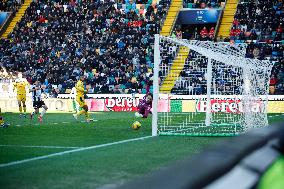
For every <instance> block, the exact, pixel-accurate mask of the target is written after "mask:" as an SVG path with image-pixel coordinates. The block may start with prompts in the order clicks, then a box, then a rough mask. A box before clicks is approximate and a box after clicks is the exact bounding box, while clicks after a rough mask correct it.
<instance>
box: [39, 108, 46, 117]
mask: <svg viewBox="0 0 284 189" xmlns="http://www.w3.org/2000/svg"><path fill="white" fill-rule="evenodd" d="M45 112H46V109H43V110H42V112H41V114H40V116H41V117H43V115H44V114H45Z"/></svg>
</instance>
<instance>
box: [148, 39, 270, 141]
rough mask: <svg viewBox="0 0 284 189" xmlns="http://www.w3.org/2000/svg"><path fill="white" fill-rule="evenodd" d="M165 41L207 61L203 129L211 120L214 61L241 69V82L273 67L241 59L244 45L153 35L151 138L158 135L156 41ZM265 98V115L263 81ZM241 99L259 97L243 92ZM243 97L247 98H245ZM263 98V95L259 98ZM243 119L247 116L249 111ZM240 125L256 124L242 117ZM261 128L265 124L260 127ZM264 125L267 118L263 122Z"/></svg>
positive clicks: (264, 61) (157, 44)
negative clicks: (242, 122)
mask: <svg viewBox="0 0 284 189" xmlns="http://www.w3.org/2000/svg"><path fill="white" fill-rule="evenodd" d="M161 39H163V40H166V41H168V42H170V43H174V44H178V45H180V46H185V47H187V48H189V49H190V50H193V51H196V52H197V53H199V54H201V55H203V56H206V57H207V58H208V62H207V94H206V95H207V108H206V120H205V125H206V126H209V125H210V116H211V105H210V103H211V100H210V99H211V96H212V95H211V82H212V64H213V63H212V61H211V60H214V61H218V62H220V63H224V64H225V65H228V66H235V67H241V68H242V69H244V70H246V71H245V73H243V78H248V79H251V80H252V76H251V75H253V74H254V72H255V71H257V72H259V71H261V72H265V73H266V74H268V75H270V73H271V69H272V66H273V63H272V62H270V61H268V60H258V59H250V58H245V53H246V45H245V44H228V43H227V44H225V43H216V42H211V41H196V40H190V41H189V40H184V39H177V38H173V37H164V36H161V35H159V34H155V42H154V76H153V109H152V114H153V115H152V136H157V135H158V102H159V86H160V85H159V71H160V67H159V65H160V63H161V57H160V40H161ZM265 82H266V83H265V86H266V87H265V89H264V90H266V92H265V95H264V96H266V98H265V99H266V103H265V108H264V111H267V108H266V106H267V98H268V97H267V95H268V87H269V80H266V81H265ZM244 88H249V87H246V82H244ZM242 96H244V98H246V99H248V100H247V101H246V103H247V104H249V103H250V101H252V99H253V98H257V97H259V96H260V94H257V92H256V90H250V89H247V90H244V91H243V93H242ZM246 96H247V97H246ZM262 96H263V95H262ZM246 111H247V115H249V113H250V112H249V110H246ZM244 124H246V125H248V128H251V127H253V126H252V125H254V124H256V123H254V122H252V121H251V120H250V116H244ZM264 124H265V123H264ZM266 124H267V118H266Z"/></svg>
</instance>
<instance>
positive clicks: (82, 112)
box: [77, 110, 86, 116]
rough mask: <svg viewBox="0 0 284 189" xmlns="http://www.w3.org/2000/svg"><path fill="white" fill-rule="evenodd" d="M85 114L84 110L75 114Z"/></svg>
mask: <svg viewBox="0 0 284 189" xmlns="http://www.w3.org/2000/svg"><path fill="white" fill-rule="evenodd" d="M85 112H86V111H85V110H81V111H80V112H78V113H77V116H79V115H82V114H85Z"/></svg>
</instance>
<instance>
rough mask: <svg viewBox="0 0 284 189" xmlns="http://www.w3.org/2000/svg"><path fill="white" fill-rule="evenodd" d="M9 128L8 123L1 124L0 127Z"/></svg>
mask: <svg viewBox="0 0 284 189" xmlns="http://www.w3.org/2000/svg"><path fill="white" fill-rule="evenodd" d="M9 126H10V124H8V123H3V124H2V125H1V127H3V128H5V127H9Z"/></svg>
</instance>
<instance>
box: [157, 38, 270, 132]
mask: <svg viewBox="0 0 284 189" xmlns="http://www.w3.org/2000/svg"><path fill="white" fill-rule="evenodd" d="M246 47H247V45H246V44H229V43H217V42H211V41H196V40H184V39H177V38H173V37H164V36H161V35H159V34H156V35H155V43H154V76H153V110H152V113H153V117H152V135H153V136H157V135H190V136H231V135H236V134H239V133H242V132H245V131H246V130H248V129H250V128H254V127H263V126H266V125H268V121H267V99H268V91H269V79H270V73H271V69H272V66H273V63H272V62H270V61H267V60H258V59H249V58H245V54H246ZM185 49H187V50H185ZM160 89H163V90H164V91H160ZM165 89H166V90H168V91H166V90H165ZM163 103H166V104H167V106H168V107H169V108H168V109H165V108H164V109H161V108H159V107H160V106H161V104H163Z"/></svg>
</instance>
